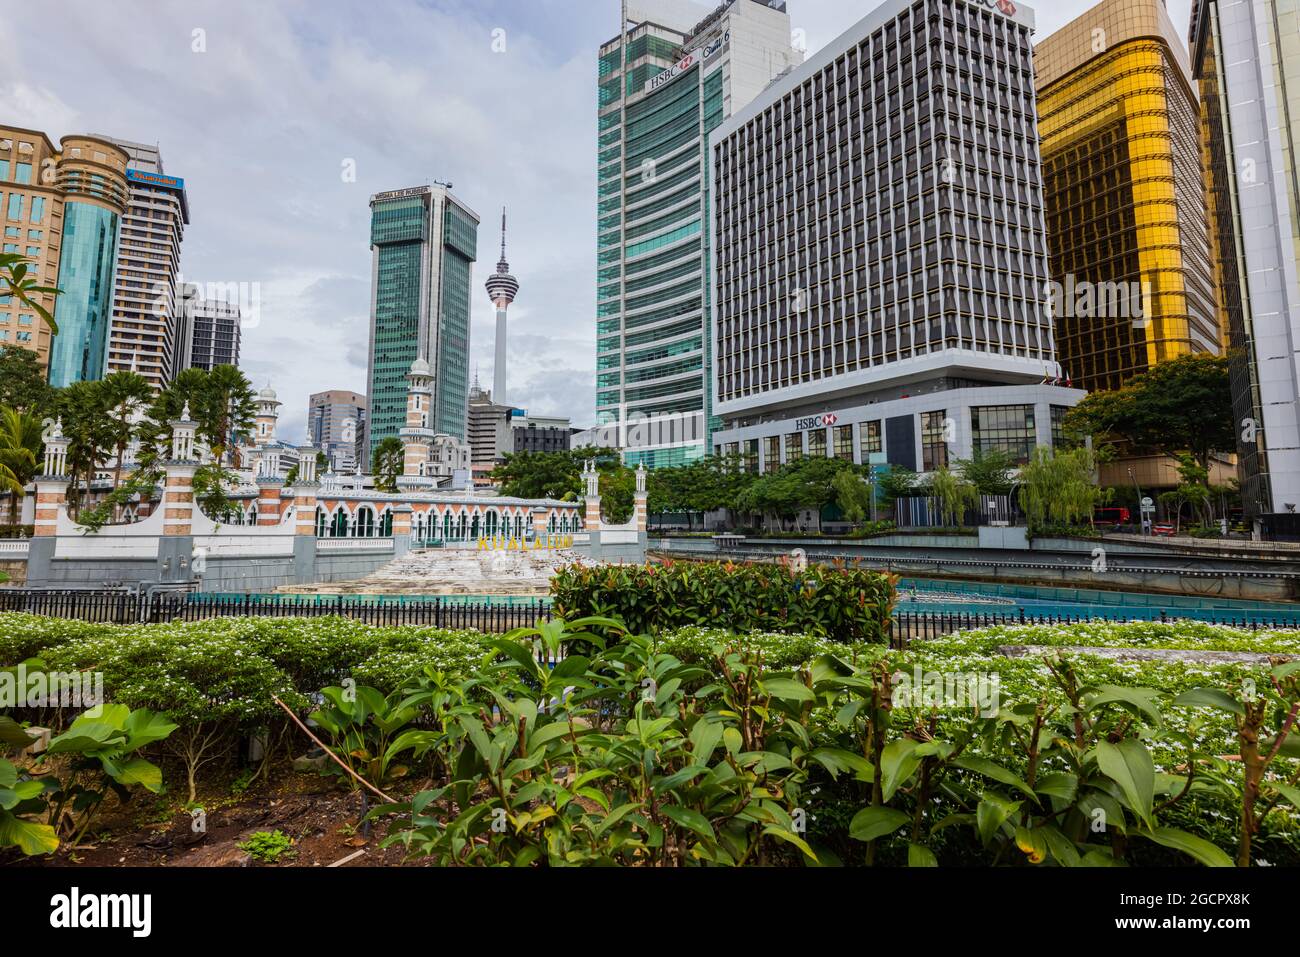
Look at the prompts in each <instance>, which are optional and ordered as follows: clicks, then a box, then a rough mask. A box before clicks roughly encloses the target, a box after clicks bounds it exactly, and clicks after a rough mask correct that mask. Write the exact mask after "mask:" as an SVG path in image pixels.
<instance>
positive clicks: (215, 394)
mask: <svg viewBox="0 0 1300 957" xmlns="http://www.w3.org/2000/svg"><path fill="white" fill-rule="evenodd" d="M196 398H197V402H192V403H191V405H190V412H191V413H192V414H193V415H194V419H195V421H196V422H198V423H199V428H198V435H199V437H200V438H202V439H203V441H204V442H206V443H207V445H208V448H209V449H210V450H211V451H212V459H213V463H214V464H220V463H221V462H222V461H223V460H224V459H225V455H226V451H227V450H228V449H230V447H231V446H232V445H234V444H237V443H238V441H239V439H240V437H242V436H245V435H247V434H248V433H249V432H250V431H252V427H253V418H254V415H255V414H256V412H257V403H256V397H255V396H254V395H253V389H252V386H250V385H249V382H248V378H247V377H246V376H245V375H244V374H243V373H242V372H240V371H239V370H238V369H237V368H235V367H234V366H232V365H219V366H213V368H212V370H211V371H210V372H208V373H207V375H206V376H205V377H204V380H203V384H202V386H201V387H200V389H199V391H198V395H197V396H196ZM236 464H238V463H236Z"/></svg>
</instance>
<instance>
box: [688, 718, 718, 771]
mask: <svg viewBox="0 0 1300 957" xmlns="http://www.w3.org/2000/svg"><path fill="white" fill-rule="evenodd" d="M722 730H723V725H722V724H721V722H718V721H710V720H708V718H700V719H699V720H698V721H696V722H695V726H694V727H692V728H691V754H692V755H693V756H694V758H695V760H696V761H708V760H709V757H710V756H711V755H712V754H713V751H714V749H715V748H716V747H717V746H718V742H719V741H721V740H722Z"/></svg>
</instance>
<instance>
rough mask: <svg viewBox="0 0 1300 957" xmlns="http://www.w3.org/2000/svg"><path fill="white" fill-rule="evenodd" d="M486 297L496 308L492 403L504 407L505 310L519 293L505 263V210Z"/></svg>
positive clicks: (508, 266)
mask: <svg viewBox="0 0 1300 957" xmlns="http://www.w3.org/2000/svg"><path fill="white" fill-rule="evenodd" d="M486 286H487V291H488V295H489V296H491V297H492V302H493V303H494V304H495V305H496V307H497V341H496V359H495V361H494V362H493V365H492V401H493V402H495V403H497V404H498V405H506V404H507V403H506V310H507V309H509V308H510V304H511V303H512V302H514V301H515V295H516V294H517V293H518V292H519V280H517V279H515V277H514V276H512V275H510V264H509V263H508V262H506V210H505V207H504V206H503V207H502V208H501V261H500V262H498V263H497V271H496V272H494V273H493V274H492V275H491V276H489V277H488V281H487V283H486Z"/></svg>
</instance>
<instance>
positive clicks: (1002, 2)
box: [971, 0, 1017, 17]
mask: <svg viewBox="0 0 1300 957" xmlns="http://www.w3.org/2000/svg"><path fill="white" fill-rule="evenodd" d="M971 2H972V3H974V4H975V5H976V6H981V7H987V8H988V9H990V10H996V11H998V12H999V13H1001V14H1003V15H1004V16H1008V17H1014V16H1015V15H1016V13H1017V9H1016V5H1015V3H1013V2H1012V0H971Z"/></svg>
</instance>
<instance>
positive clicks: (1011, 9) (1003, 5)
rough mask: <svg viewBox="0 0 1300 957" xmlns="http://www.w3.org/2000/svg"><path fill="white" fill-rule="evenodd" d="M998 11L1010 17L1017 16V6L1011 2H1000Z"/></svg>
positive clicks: (1006, 0) (1001, 0) (1002, 0)
mask: <svg viewBox="0 0 1300 957" xmlns="http://www.w3.org/2000/svg"><path fill="white" fill-rule="evenodd" d="M998 9H999V10H1001V11H1002V12H1003V13H1005V14H1006V15H1007V16H1009V17H1014V16H1015V15H1016V5H1015V4H1014V3H1012V2H1011V0H998Z"/></svg>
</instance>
